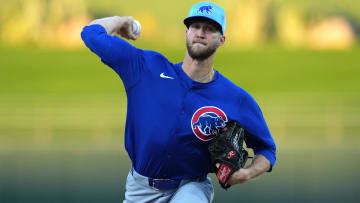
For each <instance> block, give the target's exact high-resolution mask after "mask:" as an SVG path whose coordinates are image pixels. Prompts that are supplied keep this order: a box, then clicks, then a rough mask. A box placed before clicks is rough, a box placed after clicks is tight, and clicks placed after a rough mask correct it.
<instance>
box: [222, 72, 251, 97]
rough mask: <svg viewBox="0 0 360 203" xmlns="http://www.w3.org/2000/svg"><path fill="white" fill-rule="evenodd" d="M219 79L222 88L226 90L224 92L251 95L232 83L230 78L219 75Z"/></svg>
mask: <svg viewBox="0 0 360 203" xmlns="http://www.w3.org/2000/svg"><path fill="white" fill-rule="evenodd" d="M219 77H220V81H221V86H222V88H224V90H226V91H229V92H233V93H237V94H239V95H249V93H248V92H247V91H246V90H245V89H243V88H242V87H240V86H239V85H238V84H236V83H235V82H233V81H231V80H230V79H229V78H227V77H225V76H224V75H222V74H221V73H219Z"/></svg>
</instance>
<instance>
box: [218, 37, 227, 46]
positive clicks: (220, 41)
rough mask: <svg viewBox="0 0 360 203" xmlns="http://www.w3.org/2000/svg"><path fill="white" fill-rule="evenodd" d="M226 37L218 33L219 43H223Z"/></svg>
mask: <svg viewBox="0 0 360 203" xmlns="http://www.w3.org/2000/svg"><path fill="white" fill-rule="evenodd" d="M225 40H226V37H225V35H220V40H219V45H220V46H222V45H223V44H224V43H225Z"/></svg>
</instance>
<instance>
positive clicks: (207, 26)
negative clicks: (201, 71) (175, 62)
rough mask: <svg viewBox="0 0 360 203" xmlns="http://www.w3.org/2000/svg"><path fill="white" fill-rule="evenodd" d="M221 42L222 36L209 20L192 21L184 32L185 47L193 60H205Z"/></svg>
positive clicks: (222, 40)
mask: <svg viewBox="0 0 360 203" xmlns="http://www.w3.org/2000/svg"><path fill="white" fill-rule="evenodd" d="M223 42H224V37H223V36H222V35H221V33H220V31H219V30H218V29H217V28H216V27H215V26H214V25H212V24H211V23H209V22H204V21H199V22H194V23H192V24H191V25H190V26H189V28H188V30H187V32H186V48H187V51H188V54H189V56H190V57H191V58H192V59H194V60H198V61H204V60H206V59H207V58H209V57H210V56H212V55H213V54H214V53H215V52H216V50H217V48H218V47H219V46H220V45H222V44H223Z"/></svg>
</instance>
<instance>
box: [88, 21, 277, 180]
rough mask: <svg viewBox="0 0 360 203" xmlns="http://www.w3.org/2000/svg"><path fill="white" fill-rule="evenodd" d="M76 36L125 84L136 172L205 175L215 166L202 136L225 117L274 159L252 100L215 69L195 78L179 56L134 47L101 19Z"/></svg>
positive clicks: (206, 136)
mask: <svg viewBox="0 0 360 203" xmlns="http://www.w3.org/2000/svg"><path fill="white" fill-rule="evenodd" d="M81 36H82V39H83V41H84V42H85V44H86V46H87V47H89V48H90V49H91V50H92V51H93V52H94V53H95V54H97V55H98V56H99V57H100V58H101V60H102V62H103V63H105V64H106V65H108V66H109V67H111V68H112V69H113V70H114V71H115V72H116V73H117V74H118V75H119V76H120V78H121V79H122V81H123V83H124V87H125V90H126V94H127V103H128V106H127V117H126V127H125V148H126V150H127V152H128V154H129V156H130V159H131V161H132V164H133V167H134V169H135V170H136V171H137V172H138V173H140V174H142V175H144V176H148V177H152V178H171V179H189V178H203V177H205V176H206V175H207V174H208V173H209V172H213V166H212V164H211V162H210V155H209V152H208V149H207V147H208V143H209V142H208V141H209V140H211V139H212V137H213V134H214V133H215V132H217V131H218V130H219V129H220V128H222V127H224V126H225V123H226V122H228V121H231V120H236V121H238V122H239V123H240V124H241V125H242V126H243V127H244V128H245V130H246V132H247V135H246V144H247V146H248V147H250V148H253V150H254V152H255V154H262V155H264V156H265V157H266V158H267V159H268V160H269V161H270V163H271V166H273V165H274V164H275V159H276V158H275V152H276V147H275V143H274V140H273V138H272V137H271V134H270V131H269V129H268V127H267V125H266V123H265V120H264V118H263V115H262V112H261V110H260V108H259V106H258V105H257V103H256V101H255V100H254V99H253V98H252V97H251V96H250V95H249V94H248V93H247V92H246V91H245V90H243V89H241V88H240V87H238V86H237V85H235V84H234V83H232V82H231V81H229V80H228V79H226V78H225V77H224V76H223V75H221V74H220V73H219V72H218V71H215V75H214V79H213V80H212V81H211V82H209V83H199V82H196V81H193V80H192V79H191V78H189V77H188V75H187V74H186V73H185V72H184V71H183V69H182V67H181V65H182V63H177V64H173V63H171V62H169V61H168V60H167V59H166V58H165V57H164V56H162V55H161V54H159V53H157V52H154V51H147V50H142V49H137V48H135V47H134V46H132V45H131V44H129V43H128V42H127V41H125V40H123V39H121V38H119V37H117V36H111V35H108V34H107V33H106V31H105V29H104V28H103V27H102V26H100V25H91V26H86V27H85V28H84V29H83V31H82V33H81Z"/></svg>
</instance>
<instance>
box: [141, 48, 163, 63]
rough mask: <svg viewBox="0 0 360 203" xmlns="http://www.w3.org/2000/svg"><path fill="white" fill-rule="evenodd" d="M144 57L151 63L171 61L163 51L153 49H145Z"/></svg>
mask: <svg viewBox="0 0 360 203" xmlns="http://www.w3.org/2000/svg"><path fill="white" fill-rule="evenodd" d="M143 55H144V59H145V60H146V61H148V62H150V63H153V62H162V63H170V61H169V60H168V59H167V58H166V57H165V56H164V55H162V54H161V53H159V52H157V51H153V50H143Z"/></svg>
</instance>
